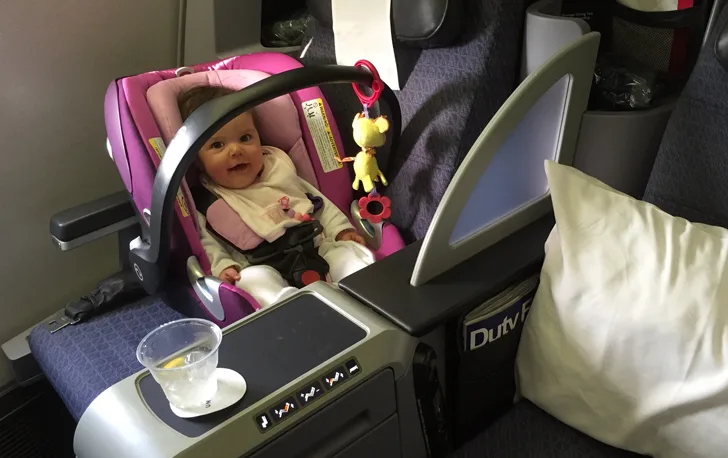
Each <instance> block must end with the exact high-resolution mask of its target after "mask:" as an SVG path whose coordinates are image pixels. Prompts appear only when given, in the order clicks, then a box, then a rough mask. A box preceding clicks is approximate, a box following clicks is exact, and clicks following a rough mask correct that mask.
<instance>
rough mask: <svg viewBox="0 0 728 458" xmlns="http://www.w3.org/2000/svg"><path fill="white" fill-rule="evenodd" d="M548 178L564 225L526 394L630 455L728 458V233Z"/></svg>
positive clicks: (538, 301)
mask: <svg viewBox="0 0 728 458" xmlns="http://www.w3.org/2000/svg"><path fill="white" fill-rule="evenodd" d="M546 174H547V176H548V180H549V185H550V188H551V197H552V201H553V207H554V213H555V216H556V226H555V227H554V230H553V231H552V232H551V235H550V236H549V238H548V240H547V242H546V259H545V261H544V265H543V269H542V271H541V284H540V286H539V289H538V292H537V294H536V297H535V298H534V301H533V306H532V308H531V312H530V315H529V317H528V320H527V322H526V325H525V328H524V331H523V336H522V338H521V343H520V347H519V349H518V359H517V367H518V375H519V384H520V388H521V392H522V394H523V396H524V397H526V398H527V399H530V400H531V401H532V402H534V403H535V404H536V405H538V406H540V407H541V408H543V409H544V410H546V411H547V412H549V413H550V414H551V415H553V416H554V417H556V418H558V419H560V420H561V421H563V422H565V423H567V424H569V425H571V426H573V427H574V428H576V429H578V430H581V431H582V432H584V433H586V434H588V435H590V436H592V437H594V438H596V439H598V440H600V441H602V442H605V443H608V444H611V445H614V446H617V447H620V448H624V449H627V450H632V451H635V452H638V453H644V454H649V455H652V456H655V457H680V458H684V457H716V458H718V457H720V458H725V457H728V279H726V278H725V277H726V261H727V260H728V231H727V230H725V229H723V228H719V227H712V226H707V225H703V224H693V223H690V222H688V221H686V220H684V219H682V218H675V217H672V216H670V215H668V214H667V213H665V212H663V211H661V210H660V209H658V208H657V207H655V206H653V205H650V204H648V203H645V202H641V201H638V200H635V199H633V198H631V197H629V196H626V195H624V194H622V193H620V192H617V191H615V190H613V189H611V188H609V187H608V186H606V185H605V184H603V183H601V182H599V181H597V180H595V179H593V178H591V177H588V176H586V175H584V174H583V173H581V172H579V171H577V170H575V169H573V168H571V167H566V166H563V165H559V164H556V163H553V162H550V161H547V163H546ZM726 198H728V196H726Z"/></svg>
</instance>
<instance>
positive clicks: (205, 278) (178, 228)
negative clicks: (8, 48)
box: [105, 53, 404, 326]
mask: <svg viewBox="0 0 728 458" xmlns="http://www.w3.org/2000/svg"><path fill="white" fill-rule="evenodd" d="M301 67H302V66H301V64H300V63H299V62H298V61H296V60H295V59H293V58H291V57H288V56H286V55H283V54H277V53H260V54H251V55H245V56H238V57H233V58H229V59H225V60H220V61H216V62H212V63H206V64H200V65H195V66H193V67H185V68H183V69H177V70H174V69H170V70H162V71H154V72H149V73H144V74H141V75H136V76H131V77H126V78H121V79H119V80H116V81H114V82H112V83H111V85H110V86H109V88H108V90H107V93H106V98H105V118H106V128H107V132H108V136H109V146H110V154H111V156H112V159H113V160H114V163H115V164H116V166H117V167H118V169H119V173H120V174H121V178H122V181H123V182H124V185H125V186H126V189H127V191H128V192H129V194H130V195H131V198H132V200H133V202H134V206H135V207H136V211H137V214H138V215H139V216H140V218H141V220H142V230H143V231H144V230H149V229H150V228H151V229H153V226H154V224H153V220H154V218H155V216H158V217H160V218H161V217H162V215H161V213H162V212H161V211H158V210H154V208H153V207H154V206H153V202H152V200H153V193H155V192H157V191H156V188H157V187H158V185H157V184H156V183H155V176H157V175H159V174H157V169H158V168H159V167H160V164H161V163H162V158H163V157H164V154H165V152H166V148H167V146H169V145H170V142H172V141H173V139H174V138H176V137H175V136H176V135H177V136H184V135H185V134H186V127H185V126H187V124H188V123H187V122H186V123H185V124H184V126H183V123H182V119H181V116H180V113H179V110H178V107H177V95H178V94H179V93H180V92H181V91H184V90H186V89H189V88H191V87H194V86H199V85H212V86H224V87H227V88H230V89H235V90H240V89H243V88H246V87H249V86H251V85H255V84H256V83H259V82H261V81H263V80H265V79H267V78H268V77H269V76H270V75H274V74H281V73H283V72H288V71H291V70H295V69H299V68H301ZM349 70H351V69H349ZM360 72H363V71H360ZM308 74H309V75H310V74H312V73H311V72H310V71H309V72H308ZM293 79H294V80H295V78H293ZM309 79H310V78H309ZM324 82H325V81H324ZM315 84H317V82H311V83H310V84H307V83H306V82H305V81H303V82H295V83H294V85H297V86H298V87H305V86H307V85H310V86H313V87H305V88H303V89H298V90H294V91H292V92H290V93H286V94H284V95H279V96H278V97H274V96H270V95H269V94H264V96H263V97H264V98H265V97H266V96H268V98H269V99H270V100H268V99H266V100H261V101H262V102H264V103H261V104H259V105H258V106H257V107H256V117H257V122H258V128H259V130H260V134H261V138H262V140H263V143H264V144H268V145H272V146H275V147H278V148H280V149H282V150H283V151H286V152H287V153H288V154H289V155H290V157H291V159H292V160H293V162H294V164H295V165H296V168H297V170H298V173H299V175H300V176H301V177H302V178H303V179H305V180H307V181H308V182H309V183H311V184H312V185H313V186H315V187H317V188H318V189H319V190H320V191H321V192H322V193H323V194H324V195H326V196H327V197H328V198H329V199H330V200H331V201H332V202H333V203H334V204H335V205H337V206H338V207H339V208H340V209H341V210H342V211H343V212H344V213H345V214H347V215H349V216H350V206H351V202H352V199H353V195H352V187H351V180H350V175H349V168H348V167H345V166H344V167H340V168H333V169H332V167H331V166H330V164H329V166H328V167H326V166H325V165H324V164H323V163H322V158H323V160H324V161H326V160H329V161H330V160H331V158H330V157H329V158H327V157H326V156H325V155H326V154H330V151H331V150H330V149H327V150H326V151H324V150H322V149H321V148H317V143H318V144H319V146H321V145H322V143H321V142H322V141H323V142H326V141H328V142H329V143H328V145H330V143H331V142H332V141H333V143H334V144H335V151H338V152H339V154H340V155H342V156H343V155H346V154H347V152H345V151H344V150H343V148H342V142H341V138H340V135H339V131H338V129H337V126H336V123H335V121H334V118H333V116H332V114H331V110H330V108H329V105H328V103H327V101H326V100H325V98H324V97H323V95H322V93H321V91H320V90H319V89H318V88H317V87H315ZM252 89H253V88H251V90H252ZM238 94H239V93H238ZM235 95H237V94H233V95H232V96H227V97H225V98H229V97H233V96H235ZM391 99H393V100H394V101H395V102H394V103H396V99H394V98H393V97H392V98H391ZM319 100H320V101H319ZM312 101H313V102H315V103H317V104H318V106H319V107H320V109H321V110H322V112H323V117H324V118H325V120H326V121H327V122H328V126H329V128H330V137H329V138H328V139H326V138H323V139H322V138H320V137H321V136H320V131H316V132H312V131H311V129H310V128H309V122H308V121H307V120H306V117H305V113H304V108H305V107H307V106H310V104H311V102H312ZM388 103H389V102H388ZM307 104H308V105H307ZM206 105H209V104H206ZM202 108H204V107H202ZM202 108H201V109H200V110H197V111H201V110H202ZM232 108H233V109H234V107H232ZM238 112H240V110H239V111H238ZM228 114H230V113H228ZM231 116H232V115H230V116H228V118H227V119H230V117H231ZM353 116H354V113H352V118H353ZM194 117H195V113H193V115H192V116H191V118H194ZM188 121H189V120H188ZM395 121H397V122H394V123H393V124H394V129H392V130H393V131H396V130H397V129H399V123H398V120H395ZM220 122H221V123H222V122H223V121H220ZM180 128H182V129H180ZM209 130H210V134H212V133H213V132H214V130H216V129H212V127H211V128H210V129H209ZM317 134H319V136H318V137H316V135H317ZM183 140H184V139H182V141H183ZM328 145H327V148H331V146H328ZM190 149H192V147H190ZM327 151H328V153H327ZM348 153H349V154H351V153H353V152H348ZM173 172H175V171H173ZM176 172H177V173H182V174H184V173H185V170H181V171H176ZM156 178H159V177H158V176H157V177H156ZM187 179H195V178H194V177H192V174H191V173H188V175H187ZM191 196H192V195H191V192H190V189H189V186H188V183H187V181H186V180H185V179H182V180H181V184H180V186H179V189H178V190H177V192H176V195H175V196H174V197H175V199H174V214H175V218H174V222H173V223H172V224H171V236H170V237H169V238H168V239H164V240H169V245H170V246H169V256H168V257H169V262H166V260H162V262H161V264H160V268H161V269H162V272H161V274H159V275H160V277H161V278H160V279H158V278H154V279H150V278H145V277H150V276H156V275H157V274H156V273H155V274H154V275H150V274H149V273H148V272H149V271H148V270H147V269H146V268H145V267H142V266H141V265H142V264H143V263H142V262H141V261H140V260H139V259H137V261H136V262H134V261H133V263H132V265H133V266H134V269H135V270H136V273H137V276H138V277H139V278H140V280H142V283H144V284H145V288H147V290H148V291H149V292H150V293H151V292H154V291H156V289H157V288H158V287H159V284H161V281H158V280H161V279H163V278H164V277H166V276H171V277H173V278H177V279H179V278H185V277H186V278H187V279H189V282H190V285H189V286H190V287H188V288H187V289H188V290H189V291H190V293H191V294H193V296H194V297H195V298H196V299H197V301H198V302H199V304H200V305H201V307H200V311H201V312H202V313H201V316H204V317H206V318H208V319H210V320H213V321H215V322H216V323H218V324H220V325H222V326H224V325H228V324H230V323H233V322H235V321H237V320H239V319H240V318H242V317H244V316H246V315H248V314H249V313H252V312H253V311H255V310H257V309H259V308H260V306H259V305H258V304H257V302H256V301H255V300H254V299H253V298H252V297H251V296H250V295H249V294H248V293H246V292H245V291H242V290H240V289H239V288H237V287H235V286H233V285H229V284H226V283H222V282H220V281H219V280H218V279H216V278H212V277H210V263H209V261H208V259H207V256H206V254H205V251H204V250H203V248H202V245H201V243H200V238H199V235H198V228H197V218H196V210H195V204H194V201H193V199H192V197H191ZM153 211H154V212H158V213H160V215H155V214H154V213H153ZM382 232H383V236H382V243H381V245H380V246H379V247H378V249H377V251H376V252H375V254H376V256H377V258H382V257H384V256H386V255H387V254H389V253H392V252H394V251H397V250H398V249H400V248H401V247H403V246H404V243H403V242H402V239H401V238H400V236H399V234H398V232H397V230H396V228H394V226H391V225H389V224H385V225H384V226H383V228H382ZM140 243H143V240H138V241H137V244H136V245H134V243H133V244H132V247H131V249H132V253H134V250H135V248H138V246H139V244H140ZM165 248H167V247H162V249H165ZM142 258H143V257H142ZM132 259H134V254H132ZM164 264H167V266H165V265H164ZM185 268H186V272H185ZM167 269H168V271H167ZM150 282H151V283H152V284H153V286H151V287H148V286H147V285H148V284H149V283H150ZM193 292H194V293H193ZM185 312H186V313H187V314H195V311H192V312H190V311H187V310H186V311H185Z"/></svg>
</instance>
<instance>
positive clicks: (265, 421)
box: [255, 412, 272, 433]
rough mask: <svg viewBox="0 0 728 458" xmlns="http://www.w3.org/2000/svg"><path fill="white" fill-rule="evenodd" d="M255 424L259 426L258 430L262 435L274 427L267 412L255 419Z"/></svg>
mask: <svg viewBox="0 0 728 458" xmlns="http://www.w3.org/2000/svg"><path fill="white" fill-rule="evenodd" d="M255 424H257V425H258V429H259V430H260V432H262V433H264V432H266V431H268V430H269V429H270V427H271V425H272V423H271V421H270V418H269V417H268V414H267V413H265V412H264V413H262V414H260V415H258V416H257V417H255Z"/></svg>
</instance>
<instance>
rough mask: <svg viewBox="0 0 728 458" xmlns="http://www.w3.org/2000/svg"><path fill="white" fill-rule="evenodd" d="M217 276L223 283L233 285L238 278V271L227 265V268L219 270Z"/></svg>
mask: <svg viewBox="0 0 728 458" xmlns="http://www.w3.org/2000/svg"><path fill="white" fill-rule="evenodd" d="M219 278H220V280H222V281H224V282H225V283H230V284H231V285H234V284H235V282H237V281H238V280H240V273H239V272H238V270H237V269H236V268H235V267H228V268H227V269H225V270H223V271H222V272H220V275H219Z"/></svg>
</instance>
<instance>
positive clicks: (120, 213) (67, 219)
mask: <svg viewBox="0 0 728 458" xmlns="http://www.w3.org/2000/svg"><path fill="white" fill-rule="evenodd" d="M134 216H135V213H134V208H133V207H132V203H131V201H130V200H129V194H127V192H126V191H119V192H117V193H114V194H110V195H108V196H104V197H102V198H100V199H96V200H94V201H91V202H86V203H84V204H81V205H77V206H75V207H73V208H69V209H67V210H63V211H62V212H59V213H56V214H55V215H53V216H52V217H51V234H52V235H53V236H54V237H55V238H57V239H58V240H60V241H62V242H68V241H71V240H74V239H77V238H79V237H81V236H83V235H86V234H90V233H92V232H94V231H97V230H99V229H102V228H104V227H107V226H110V225H112V224H115V223H118V222H120V221H123V220H125V219H128V218H131V217H134Z"/></svg>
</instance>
